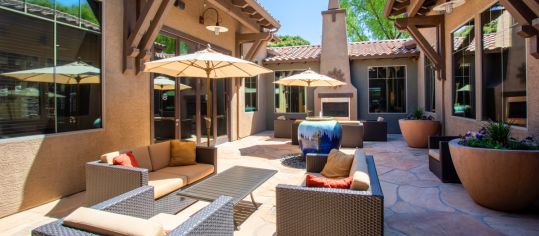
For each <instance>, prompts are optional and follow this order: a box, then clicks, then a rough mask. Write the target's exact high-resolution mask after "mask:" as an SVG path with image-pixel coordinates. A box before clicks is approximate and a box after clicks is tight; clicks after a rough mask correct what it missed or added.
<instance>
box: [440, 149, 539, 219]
mask: <svg viewBox="0 0 539 236" xmlns="http://www.w3.org/2000/svg"><path fill="white" fill-rule="evenodd" d="M449 150H450V152H451V158H452V159H453V164H454V165H455V169H456V170H457V174H458V175H459V178H460V181H461V182H462V185H464V188H465V189H466V191H467V192H468V193H469V194H470V196H471V197H472V199H473V200H474V201H475V202H477V203H478V204H479V205H482V206H484V207H487V208H491V209H494V210H500V211H517V210H521V209H523V208H526V207H528V206H530V205H532V204H533V202H534V201H535V200H536V199H537V197H539V151H524V150H496V149H486V148H474V147H467V146H462V145H460V144H459V143H458V139H455V140H452V141H451V142H449Z"/></svg>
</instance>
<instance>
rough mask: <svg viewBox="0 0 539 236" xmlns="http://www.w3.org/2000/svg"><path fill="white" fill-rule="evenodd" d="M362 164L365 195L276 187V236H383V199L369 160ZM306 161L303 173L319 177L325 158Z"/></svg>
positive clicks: (327, 189)
mask: <svg viewBox="0 0 539 236" xmlns="http://www.w3.org/2000/svg"><path fill="white" fill-rule="evenodd" d="M358 153H359V152H357V151H356V157H355V158H358V156H357V154H358ZM363 160H365V161H366V162H367V168H368V172H369V173H368V175H369V178H370V188H369V189H368V190H367V191H358V190H351V189H331V188H311V187H304V186H298V185H282V184H279V185H277V188H276V197H277V199H276V209H277V235H280V236H283V235H285V236H286V235H369V236H370V235H383V230H384V196H383V193H382V189H381V186H380V182H379V180H378V175H377V173H376V168H375V164H374V159H373V157H372V156H366V158H365V159H363ZM306 161H307V172H311V173H320V172H321V171H322V169H323V167H324V165H325V164H326V161H327V156H325V155H320V154H308V155H307V157H306Z"/></svg>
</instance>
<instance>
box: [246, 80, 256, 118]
mask: <svg viewBox="0 0 539 236" xmlns="http://www.w3.org/2000/svg"><path fill="white" fill-rule="evenodd" d="M257 90H258V77H250V78H245V112H253V111H257V110H258V103H257V101H258V99H257V98H258V91H257Z"/></svg>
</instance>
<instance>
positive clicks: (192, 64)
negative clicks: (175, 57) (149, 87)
mask: <svg viewBox="0 0 539 236" xmlns="http://www.w3.org/2000/svg"><path fill="white" fill-rule="evenodd" d="M195 62H196V61H192V62H191V64H190V65H189V64H187V63H184V62H181V61H178V63H181V64H185V65H187V66H186V67H185V68H183V70H181V71H180V72H179V73H178V74H176V76H175V77H180V74H181V73H183V72H184V71H185V70H187V69H188V68H189V66H193V67H196V66H195V65H194V64H195Z"/></svg>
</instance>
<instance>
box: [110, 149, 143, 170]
mask: <svg viewBox="0 0 539 236" xmlns="http://www.w3.org/2000/svg"><path fill="white" fill-rule="evenodd" d="M112 164H114V165H120V166H127V167H139V165H138V162H137V159H136V158H135V155H133V153H132V152H126V153H123V154H120V155H119V156H117V157H114V158H113V159H112Z"/></svg>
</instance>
